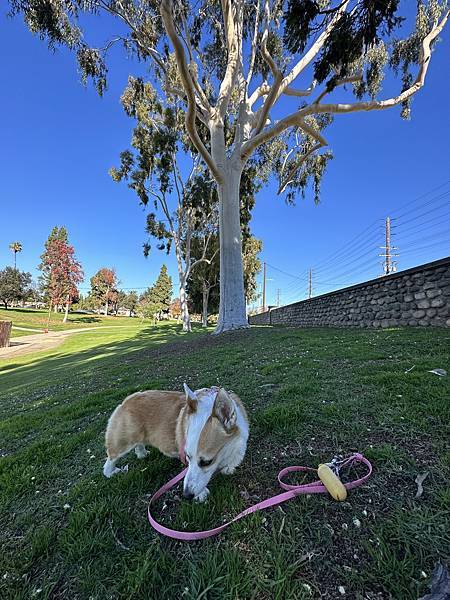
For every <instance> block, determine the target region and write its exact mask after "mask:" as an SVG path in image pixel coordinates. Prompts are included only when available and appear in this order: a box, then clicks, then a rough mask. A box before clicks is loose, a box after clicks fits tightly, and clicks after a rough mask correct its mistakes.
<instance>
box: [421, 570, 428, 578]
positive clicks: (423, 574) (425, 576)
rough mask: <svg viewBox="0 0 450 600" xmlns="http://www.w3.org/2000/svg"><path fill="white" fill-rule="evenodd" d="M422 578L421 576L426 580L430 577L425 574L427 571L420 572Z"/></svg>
mask: <svg viewBox="0 0 450 600" xmlns="http://www.w3.org/2000/svg"><path fill="white" fill-rule="evenodd" d="M420 576H421V577H422V578H423V579H426V578H427V577H428V575H427V574H426V573H425V571H420Z"/></svg>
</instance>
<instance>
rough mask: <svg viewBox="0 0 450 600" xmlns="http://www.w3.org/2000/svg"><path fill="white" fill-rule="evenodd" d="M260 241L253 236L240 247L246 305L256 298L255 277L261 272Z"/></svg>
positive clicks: (256, 286)
mask: <svg viewBox="0 0 450 600" xmlns="http://www.w3.org/2000/svg"><path fill="white" fill-rule="evenodd" d="M262 246H263V245H262V241H261V240H258V239H256V238H255V237H253V236H250V237H248V238H247V239H245V240H244V243H243V245H242V264H243V267H244V289H245V300H246V302H247V304H250V303H251V302H254V301H255V300H256V299H257V298H258V292H257V289H258V285H257V283H256V276H257V275H258V273H259V272H260V271H261V259H260V258H259V256H258V254H259V253H260V252H261V251H262Z"/></svg>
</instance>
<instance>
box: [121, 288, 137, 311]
mask: <svg viewBox="0 0 450 600" xmlns="http://www.w3.org/2000/svg"><path fill="white" fill-rule="evenodd" d="M138 302H139V297H138V294H137V292H135V291H131V292H128V294H125V297H124V299H123V303H122V306H123V307H124V308H126V309H127V310H129V311H130V312H129V316H130V317H131V316H133V315H134V313H135V312H136V307H137V304H138Z"/></svg>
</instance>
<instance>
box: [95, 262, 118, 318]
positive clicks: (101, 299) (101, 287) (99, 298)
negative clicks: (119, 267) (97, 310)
mask: <svg viewBox="0 0 450 600" xmlns="http://www.w3.org/2000/svg"><path fill="white" fill-rule="evenodd" d="M118 284H119V281H118V279H117V275H116V271H115V270H114V269H107V268H106V267H103V268H102V269H100V270H99V271H97V273H96V274H95V275H94V276H93V277H91V291H90V296H91V297H92V298H93V299H94V302H95V303H96V304H97V305H98V306H100V305H103V306H104V307H105V315H107V314H108V309H109V306H110V305H111V304H114V303H115V302H116V301H117V298H118V293H119V292H118V290H117V285H118Z"/></svg>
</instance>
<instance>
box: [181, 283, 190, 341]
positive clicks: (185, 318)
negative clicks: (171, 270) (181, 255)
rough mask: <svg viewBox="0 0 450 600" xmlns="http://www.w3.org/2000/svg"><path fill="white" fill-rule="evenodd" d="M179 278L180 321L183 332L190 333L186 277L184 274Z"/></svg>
mask: <svg viewBox="0 0 450 600" xmlns="http://www.w3.org/2000/svg"><path fill="white" fill-rule="evenodd" d="M179 277H180V305H181V320H182V322H183V331H192V327H191V318H190V316H189V308H188V302H187V295H186V277H185V275H184V273H179Z"/></svg>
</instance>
